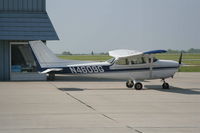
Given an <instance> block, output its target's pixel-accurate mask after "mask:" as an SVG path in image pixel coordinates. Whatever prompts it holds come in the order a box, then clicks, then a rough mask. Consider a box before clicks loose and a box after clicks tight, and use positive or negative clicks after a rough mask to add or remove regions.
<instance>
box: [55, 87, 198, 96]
mask: <svg viewBox="0 0 200 133" xmlns="http://www.w3.org/2000/svg"><path fill="white" fill-rule="evenodd" d="M132 89H133V88H97V89H89V88H58V90H60V91H85V90H91V91H92V90H113V91H116V90H132ZM146 90H156V91H162V92H166V93H167V92H168V93H179V94H186V95H200V89H198V88H178V87H173V86H171V88H170V89H162V88H161V86H160V85H145V89H143V90H139V91H146Z"/></svg>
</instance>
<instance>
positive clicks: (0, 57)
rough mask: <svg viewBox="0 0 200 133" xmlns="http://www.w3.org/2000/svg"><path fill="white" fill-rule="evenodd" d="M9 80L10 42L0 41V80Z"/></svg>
mask: <svg viewBox="0 0 200 133" xmlns="http://www.w3.org/2000/svg"><path fill="white" fill-rule="evenodd" d="M6 80H10V44H9V41H0V81H6Z"/></svg>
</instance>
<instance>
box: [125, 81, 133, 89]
mask: <svg viewBox="0 0 200 133" xmlns="http://www.w3.org/2000/svg"><path fill="white" fill-rule="evenodd" d="M133 86H134V83H133V81H132V80H129V81H127V82H126V87H127V88H133Z"/></svg>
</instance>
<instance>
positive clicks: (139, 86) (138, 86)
mask: <svg viewBox="0 0 200 133" xmlns="http://www.w3.org/2000/svg"><path fill="white" fill-rule="evenodd" d="M142 88H143V85H142V83H140V82H138V83H136V84H135V89H136V90H141V89H142Z"/></svg>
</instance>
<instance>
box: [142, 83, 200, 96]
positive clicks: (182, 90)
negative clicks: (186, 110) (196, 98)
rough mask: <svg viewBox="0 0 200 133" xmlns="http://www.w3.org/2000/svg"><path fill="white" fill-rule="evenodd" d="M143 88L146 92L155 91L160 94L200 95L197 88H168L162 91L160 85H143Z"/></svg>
mask: <svg viewBox="0 0 200 133" xmlns="http://www.w3.org/2000/svg"><path fill="white" fill-rule="evenodd" d="M145 88H147V90H156V91H162V92H170V93H179V94H187V95H200V89H199V88H179V87H174V86H170V89H162V88H161V86H160V85H145Z"/></svg>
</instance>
